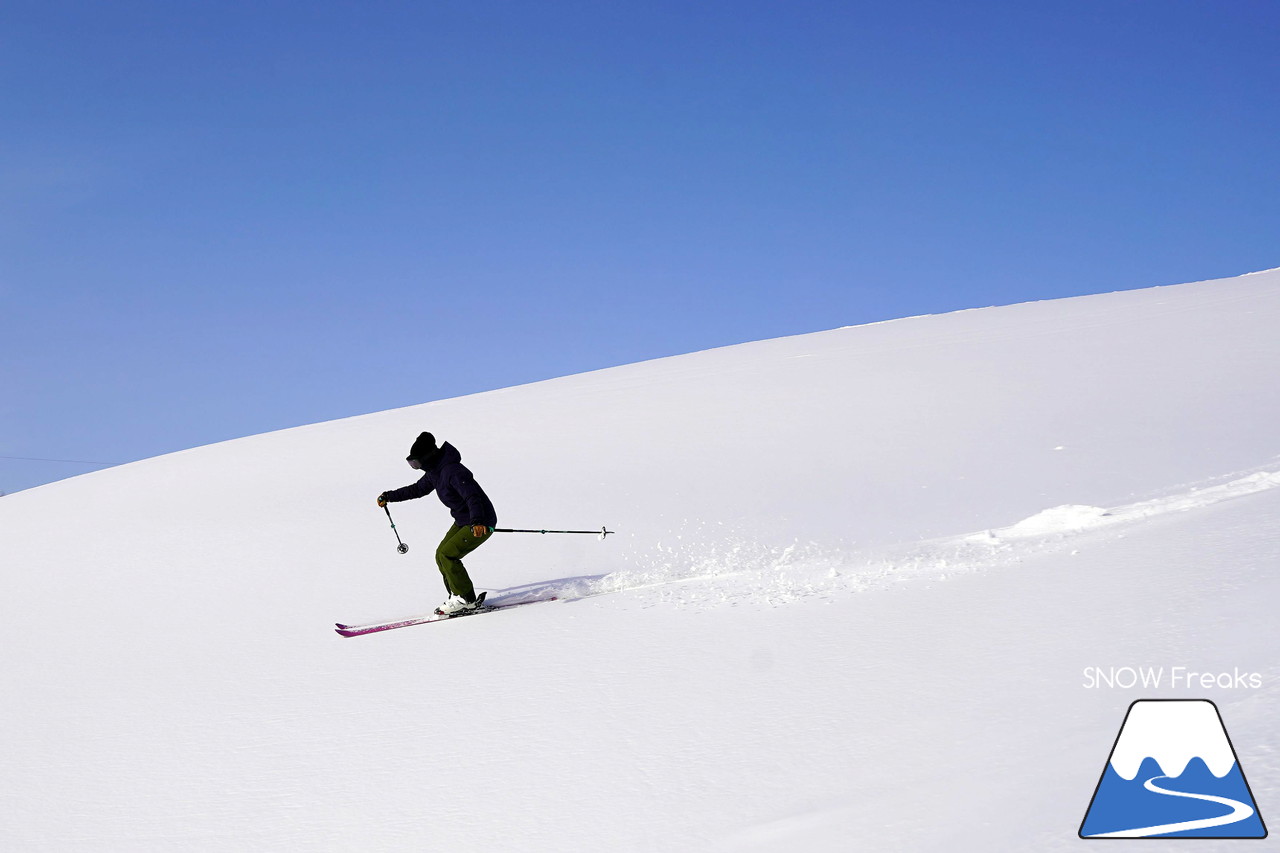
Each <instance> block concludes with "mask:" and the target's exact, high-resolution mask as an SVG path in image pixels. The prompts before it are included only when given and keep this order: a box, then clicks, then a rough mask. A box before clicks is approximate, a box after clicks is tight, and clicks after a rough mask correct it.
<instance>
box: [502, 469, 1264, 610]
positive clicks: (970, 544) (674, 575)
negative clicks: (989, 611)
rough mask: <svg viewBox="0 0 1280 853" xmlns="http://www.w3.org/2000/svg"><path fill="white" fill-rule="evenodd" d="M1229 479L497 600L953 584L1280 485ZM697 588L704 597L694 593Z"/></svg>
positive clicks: (705, 544) (769, 597) (707, 554)
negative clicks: (891, 543)
mask: <svg viewBox="0 0 1280 853" xmlns="http://www.w3.org/2000/svg"><path fill="white" fill-rule="evenodd" d="M1219 479H1220V480H1225V481H1226V482H1218V483H1216V484H1206V485H1199V486H1193V487H1190V488H1189V489H1187V490H1186V491H1182V492H1177V493H1174V494H1171V495H1167V496H1164V497H1159V498H1154V499H1150V500H1144V501H1139V502H1136V503H1132V504H1126V505H1122V506H1116V507H1111V508H1109V509H1108V508H1103V507H1096V506H1087V505H1065V506H1058V507H1052V508H1049V509H1046V510H1044V511H1042V512H1039V513H1037V514H1035V515H1033V516H1030V517H1029V518H1026V519H1024V520H1022V521H1020V522H1017V523H1016V524H1013V525H1010V526H1008V527H1003V528H993V529H989V530H984V531H981V532H979V533H968V534H961V535H958V536H947V537H941V538H938V539H932V540H926V541H923V542H920V543H918V544H915V545H912V546H908V547H899V548H894V549H889V550H886V551H881V552H873V553H858V552H847V551H844V550H839V549H834V548H824V547H822V546H819V545H817V544H813V543H810V544H801V543H793V544H792V545H789V546H787V547H785V548H778V547H769V546H765V545H762V544H759V543H755V542H752V541H751V540H749V539H748V538H746V537H733V536H729V537H723V536H721V537H708V538H707V539H702V538H700V537H697V536H694V537H687V538H685V539H682V540H681V541H680V543H679V544H677V545H672V546H659V548H657V549H656V550H655V551H653V552H651V553H648V554H644V555H640V556H636V557H633V558H632V562H633V563H634V564H635V567H634V568H629V569H624V570H621V571H616V572H611V573H609V574H606V575H599V576H594V577H592V576H585V577H577V578H566V579H561V580H557V581H550V582H547V583H539V584H531V585H528V586H524V587H518V588H514V589H508V590H501V591H497V592H498V593H499V594H498V595H497V596H495V598H494V601H495V603H497V602H501V603H514V602H516V601H519V600H524V599H534V598H541V597H546V596H548V595H555V596H557V597H558V598H559V599H560V600H562V601H574V600H581V599H586V598H593V597H596V596H599V595H606V594H610V593H619V592H639V591H645V590H650V591H654V593H655V600H656V603H660V604H663V605H668V606H671V605H674V606H682V607H711V606H719V605H722V604H740V603H746V604H755V605H766V606H779V605H783V604H787V603H790V602H793V601H797V600H800V599H804V598H810V597H814V596H819V597H828V596H831V595H834V594H837V593H848V592H863V591H868V590H873V589H884V588H887V587H890V586H893V585H895V584H900V583H904V582H908V581H946V580H948V579H949V578H950V577H952V576H954V575H960V574H967V573H970V572H977V571H983V570H989V569H992V568H996V567H998V566H1006V565H1011V564H1016V563H1019V562H1021V561H1022V560H1025V559H1027V558H1028V557H1031V556H1033V555H1035V554H1040V553H1045V552H1056V551H1061V550H1064V549H1066V548H1069V547H1073V546H1075V545H1084V544H1085V543H1086V542H1087V541H1088V537H1089V536H1090V535H1093V534H1099V533H1104V532H1110V531H1120V530H1123V529H1125V528H1127V527H1131V526H1133V525H1135V524H1139V523H1141V522H1144V521H1149V520H1152V519H1156V518H1160V517H1162V516H1167V515H1169V514H1171V513H1179V512H1189V511H1192V510H1197V509H1203V508H1205V507H1209V506H1213V505H1214V504H1218V503H1221V502H1223V501H1227V500H1234V499H1236V498H1242V497H1247V496H1249V495H1253V494H1258V493H1260V492H1264V491H1267V490H1269V489H1273V488H1276V487H1278V486H1280V470H1271V469H1266V470H1259V471H1253V472H1250V473H1243V474H1241V473H1237V474H1233V475H1229V476H1227V477H1223V478H1219ZM1122 535H1123V534H1122ZM1073 553H1075V552H1074V551H1073ZM690 587H693V588H694V589H695V590H696V591H694V592H688V591H687V590H689V588H690Z"/></svg>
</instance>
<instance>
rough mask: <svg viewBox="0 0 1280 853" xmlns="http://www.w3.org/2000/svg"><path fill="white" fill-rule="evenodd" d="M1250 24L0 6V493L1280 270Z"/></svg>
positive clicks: (1175, 6)
mask: <svg viewBox="0 0 1280 853" xmlns="http://www.w3.org/2000/svg"><path fill="white" fill-rule="evenodd" d="M1278 36H1280V6H1277V5H1276V4H1275V3H1274V2H1272V0H1233V2H1231V3H1215V2H1185V0H1150V2H1146V1H1145V0H1123V1H1122V0H1115V1H1114V2H1105V3H1104V2H1089V0H1083V2H1071V3H1066V2H1063V3H1025V2H993V3H972V4H971V3H955V2H950V1H949V2H882V3H881V2H876V3H859V2H844V3H832V2H806V1H805V0H800V1H799V2H796V0H788V2H768V3H762V2H717V0H711V2H698V3H689V2H654V0H645V2H608V0H594V1H593V2H585V0H584V2H561V1H560V0H542V2H537V3H533V2H528V3H514V2H506V3H495V2H487V0H466V2H453V0H444V2H431V3H421V2H395V3H391V2H366V0H361V2H350V3H347V2H343V3H338V2H326V0H311V2H273V0H262V2H254V3H230V2H228V3H212V2H200V3H195V2H181V0H163V2H130V0H123V2H113V3H109V4H107V3H94V2H82V3H71V2H58V0H40V2H28V0H9V1H8V2H6V4H5V13H4V15H3V18H2V19H0V128H2V130H3V134H2V136H0V226H2V227H0V309H2V310H0V359H2V365H3V367H2V372H0V457H5V458H0V491H15V490H18V489H22V488H27V487H30V486H33V485H37V484H39V483H43V482H48V481H51V480H55V479H59V478H62V477H66V476H70V475H73V474H77V473H83V472H85V471H88V470H93V466H91V465H86V464H77V463H70V462H36V461H25V460H22V459H14V458H10V457H26V458H37V459H58V460H80V461H83V462H124V461H130V460H134V459H139V458H144V457H148V456H153V455H156V454H160V453H165V452H169V451H174V450H179V449H183V448H186V447H192V446H197V445H201V444H206V443H210V442H214V441H219V440H223V439H228V438H234V437H238V436H242V435H250V434H254V433H259V432H264V431H267V430H273V429H280V428H284V427H289V426H296V425H299V424H303V423H310V422H315V421H322V420H329V419H332V418H338V417H344V416H348V415H354V414H360V413H364V412H370V411H379V410H383V409H388V408H392V407H398V406H405V405H411V404H414V403H420V402H426V401H429V400H434V399H440V398H444V397H452V396H458V395H463V394H469V393H473V392H477V391H483V390H489V389H493V388H500V387H505V386H509V385H515V384H519V383H524V382H530V381H535V380H539V379H545V378H550V377H554V376H559V375H565V374H570V373H577V372H581V371H585V370H591V369H595V368H600V367H606V366H611V365H616V364H623V363H628V362H633V361H638V360H642V359H648V358H656V357H660V356H665V355H672V354H677V353H682V352H689V351H694V350H699V349H706V348H709V347H714V346H721V345H726V344H733V343H740V342H743V341H749V340H758V339H762V338H770V337H777V336H780V335H788V334H797V333H803V332H810V331H817V330H820V329H827V328H832V327H836V326H842V325H850V324H857V323H864V322H871V321H876V320H883V319H889V318H893V317H901V316H908V315H914V314H921V313H935V312H941V311H950V310H955V309H960V308H968V307H977V306H983V305H991V304H999V303H1010V302H1020V301H1026V300H1032V299H1047V298H1055V297H1061V296H1070V295H1077V294H1084V293H1096V292H1102V291H1108V290H1117V289H1127V288H1135V287H1144V286H1150V285H1158V284H1173V283H1177V282H1182V281H1193V280H1199V279H1206V278H1217V277H1222V276H1229V275H1235V274H1239V273H1243V272H1248V271H1252V270H1257V269H1263V268H1268V267H1274V266H1277V265H1280V192H1278V191H1277V190H1278V184H1280V157H1277V151H1278V150H1280V149H1278V148H1277V140H1280V52H1277V50H1276V43H1277V37H1278ZM424 427H429V425H424Z"/></svg>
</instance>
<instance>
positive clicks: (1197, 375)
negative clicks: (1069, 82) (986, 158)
mask: <svg viewBox="0 0 1280 853" xmlns="http://www.w3.org/2000/svg"><path fill="white" fill-rule="evenodd" d="M1277 329H1280V271H1272V272H1267V273H1262V274H1255V275H1250V276H1246V277H1241V278H1237V279H1228V280H1222V281H1216V282H1206V283H1199V284H1192V285H1180V286H1175V287H1166V288H1156V289H1149V290H1141V291H1130V292H1124V293H1115V294H1108V295H1102V296H1095V297H1087V298H1079V299H1069V300H1061V301H1054V302H1043V303H1033V304H1026V305H1016V306H1011V307H1004V308H989V309H981V310H974V311H966V312H960V313H957V314H950V315H943V316H930V317H918V318H912V319H908V320H901V321H896V322H891V323H880V324H875V325H871V326H862V327H853V328H845V329H838V330H834V331H830V332H822V333H818V334H812V335H803V336H799V337H792V338H784V339H778V340H771V341H763V342H759V343H754V344H746V345H742V346H737V347H729V348H725V349H719V350H712V351H708V352H702V353H695V354H692V355H687V356H680V357H675V358H669V359H662V360H658V361H653V362H647V363H642V364H636V365H630V366H627V367H621V368H615V369H610V370H604V371H598V372H595V373H588V374H583V375H580V376H573V377H567V378H564V379H559V380H554V381H550V382H543V383H538V384H535V385H529V386H523V387H517V388H511V389H507V390H503V391H497V392H491V393H486V394H480V395H476V396H472V397H466V398H460V399H454V400H444V401H439V402H435V403H428V404H425V405H422V406H416V407H412V408H408V409H401V410H395V411H389V412H384V413H380V414H375V415H368V416H363V417H357V418H351V419H347V420H343V421H336V422H332V423H325V424H317V425H313V426H308V427H302V428H298V429H293V430H287V431H283V432H278V433H271V434H267V435H261V436H256V437H253V438H247V439H242V440H238V441H233V442H227V443H224V444H219V445H213V446H210V447H203V448H197V449H194V450H190V451H186V452H183V453H177V454H173V455H170V456H166V457H160V458H156V459H151V460H146V461H143V462H138V463H135V464H132V465H128V466H124V467H121V468H116V469H111V470H107V471H102V472H98V473H94V474H90V475H86V476H83V477H79V478H76V479H73V480H68V481H63V482H61V483H56V484H52V485H49V486H45V487H41V488H38V489H33V490H30V491H27V492H20V493H17V494H14V495H10V496H7V497H4V498H2V499H0V579H2V580H0V582H2V583H3V588H2V590H0V594H2V596H3V600H4V601H5V603H6V605H7V607H6V608H5V615H6V617H7V619H8V624H7V626H6V627H7V629H8V630H7V631H6V635H5V640H4V653H3V656H2V657H0V660H2V661H3V664H2V666H3V670H2V673H3V676H4V684H5V688H6V689H5V691H4V692H3V694H0V727H2V730H3V731H4V732H5V745H4V761H3V763H2V764H0V813H2V814H3V815H4V818H3V820H0V849H4V850H20V851H68V850H71V851H80V850H93V851H99V850H129V851H152V850H154V851H172V850H215V849H216V850H297V851H331V850H392V851H397V850H406V851H407V850H422V849H444V850H495V849H501V850H529V851H553V850H554V851H564V850H610V851H629V850H691V851H692V850H730V851H762V850H850V849H865V850H947V851H953V850H1019V851H1025V850H1040V851H1043V850H1057V849H1065V848H1068V847H1071V848H1075V847H1077V846H1078V845H1080V844H1084V843H1087V842H1081V841H1080V840H1079V839H1077V837H1076V831H1077V829H1078V827H1079V825H1080V821H1081V818H1082V816H1083V814H1084V812H1085V809H1086V808H1087V806H1088V804H1089V799H1090V796H1091V795H1092V793H1093V790H1094V787H1095V785H1096V784H1097V781H1098V778H1099V774H1100V772H1101V771H1102V768H1103V766H1104V764H1105V763H1106V761H1107V757H1108V755H1109V752H1110V749H1111V746H1112V743H1113V741H1114V738H1115V734H1116V732H1117V730H1118V727H1119V725H1120V722H1121V721H1122V720H1123V718H1124V713H1125V710H1126V708H1127V707H1128V706H1129V704H1130V703H1131V702H1132V701H1133V700H1134V699H1138V698H1159V697H1161V696H1164V697H1176V698H1209V699H1212V700H1214V702H1215V703H1217V705H1218V708H1219V710H1220V711H1221V713H1222V716H1223V720H1224V721H1225V723H1226V725H1227V727H1228V730H1229V732H1230V735H1231V738H1232V742H1233V743H1234V745H1235V747H1236V751H1237V753H1238V755H1239V758H1240V762H1241V766H1242V768H1243V770H1244V773H1245V774H1246V776H1247V778H1248V780H1249V783H1250V786H1251V788H1252V790H1253V793H1254V795H1255V797H1256V799H1257V802H1258V805H1259V809H1260V811H1261V813H1262V815H1263V818H1264V819H1267V818H1270V819H1272V820H1276V819H1280V818H1276V817H1274V815H1276V814H1280V751H1277V749H1276V734H1277V729H1276V720H1277V719H1280V713H1278V712H1280V662H1278V654H1277V653H1278V652H1280V633H1278V632H1277V631H1276V630H1275V617H1274V613H1275V602H1276V601H1280V588H1278V586H1280V585H1278V584H1277V580H1276V566H1277V564H1278V562H1280V520H1278V519H1280V489H1278V488H1277V486H1280V434H1278V433H1277V430H1276V424H1277V423H1280V391H1278V389H1280V381H1278V380H1280V375H1278V374H1280V334H1277ZM432 367H434V368H436V369H450V368H449V365H447V364H435V365H432ZM415 369H424V366H421V365H420V366H419V367H417V368H415ZM424 429H426V430H431V431H432V432H434V433H435V434H436V435H437V436H438V437H440V438H441V439H442V440H448V441H451V442H453V443H454V444H455V445H456V446H457V447H458V448H459V449H460V450H461V451H462V454H463V458H464V460H465V461H466V462H467V463H468V464H469V465H470V466H471V467H472V469H473V470H474V471H475V472H476V475H477V478H478V479H479V481H480V482H481V483H482V484H483V485H484V486H485V488H486V490H487V491H488V492H489V493H490V495H491V496H492V497H493V499H494V502H495V504H496V505H497V507H498V510H499V514H500V516H501V523H502V525H503V526H511V527H533V528H543V527H548V528H561V527H571V528H575V529H576V528H582V529H586V528H593V527H598V526H600V525H602V524H608V525H609V526H610V529H614V530H617V531H619V533H618V535H617V536H610V537H609V538H608V539H607V540H605V541H603V542H602V541H599V540H598V539H596V538H595V537H589V536H560V537H556V536H550V535H548V536H539V535H516V534H509V535H504V536H499V537H495V539H494V541H493V542H492V543H490V544H487V545H486V546H485V547H484V548H483V549H481V550H480V551H478V552H476V554H474V555H473V556H472V557H471V558H470V559H469V561H468V564H469V566H470V567H471V571H472V576H473V578H474V579H475V581H476V583H477V585H478V586H479V587H480V588H482V589H488V590H490V593H489V596H490V599H491V600H494V601H514V600H521V599H523V598H533V597H538V596H543V595H547V594H552V593H553V594H555V595H557V596H559V598H560V600H558V601H556V602H552V603H547V604H539V605H535V606H532V607H525V608H519V609H516V610H511V611H507V612H500V613H494V614H488V615H484V616H479V617H474V618H469V619H465V620H460V621H456V622H447V623H442V624H434V625H424V626H418V627H413V628H406V629H403V630H398V631H392V632H388V633H385V634H378V635H374V636H370V637H360V638H353V639H344V638H340V637H338V636H337V635H335V634H334V633H333V632H332V625H333V622H334V621H342V622H347V623H362V622H371V621H377V620H380V619H389V618H395V617H402V616H410V615H414V614H417V613H422V612H425V611H427V610H429V609H430V608H431V607H432V606H434V605H435V604H436V603H438V602H439V601H440V600H441V599H442V598H443V588H442V586H441V584H440V581H439V579H438V575H437V573H436V570H435V568H434V566H433V565H432V561H431V554H432V550H433V548H434V545H435V543H436V541H437V540H438V538H439V537H440V536H441V535H442V534H443V533H444V531H445V529H446V528H447V527H448V524H449V519H448V517H447V515H446V513H445V511H444V510H443V508H442V507H440V505H439V504H438V502H436V501H435V500H434V498H428V499H427V500H424V501H419V502H416V503H406V504H398V505H396V506H394V507H393V512H394V514H395V519H396V523H397V526H398V528H399V531H400V534H401V536H402V537H403V538H404V540H405V541H406V542H408V543H409V544H410V551H409V553H408V554H407V555H403V556H402V555H399V554H397V553H396V550H395V539H394V537H393V536H392V533H391V531H390V529H388V525H387V519H386V516H385V515H384V514H383V513H382V512H381V511H380V510H378V508H377V507H376V506H375V505H374V497H375V496H376V495H377V494H378V493H379V492H381V491H383V490H385V489H388V488H391V487H394V486H399V485H403V484H405V483H408V482H410V481H411V480H412V479H413V477H414V476H415V475H414V472H412V471H410V470H409V469H408V468H407V467H406V466H405V465H404V462H403V458H404V455H405V453H406V452H407V450H408V445H409V444H410V443H411V442H412V440H413V438H414V436H416V435H417V434H418V432H419V431H421V430H424ZM1123 666H1131V667H1137V666H1150V667H1163V668H1165V669H1166V670H1168V669H1169V668H1171V667H1173V666H1186V667H1188V668H1189V669H1191V670H1194V671H1200V672H1214V673H1217V672H1220V671H1231V670H1233V669H1234V668H1238V669H1240V670H1243V671H1246V672H1252V673H1258V674H1260V677H1261V680H1260V686H1259V687H1257V688H1249V689H1237V688H1217V687H1215V688H1213V689H1210V690H1205V689H1201V688H1200V687H1199V686H1198V685H1197V686H1187V685H1179V686H1176V687H1173V686H1170V685H1169V684H1168V683H1167V682H1165V683H1164V684H1162V685H1161V686H1160V687H1159V688H1158V689H1144V688H1142V687H1137V688H1133V689H1122V688H1119V687H1114V688H1106V689H1090V688H1088V687H1087V686H1085V680H1084V678H1083V671H1084V670H1085V668H1086V667H1123ZM1230 844H1232V842H1214V841H1206V842H1197V843H1196V848H1197V850H1200V849H1207V850H1213V849H1230V847H1229V846H1221V847H1220V845H1230ZM1273 844H1274V841H1273V840H1268V841H1264V842H1261V846H1259V845H1258V844H1256V843H1255V844H1254V846H1253V848H1252V849H1274V847H1272V848H1268V847H1267V845H1273ZM1162 845H1164V846H1165V847H1167V849H1173V850H1182V849H1183V848H1182V847H1180V846H1178V845H1177V844H1176V843H1174V844H1166V842H1159V841H1155V842H1144V847H1143V849H1144V851H1148V850H1160V849H1163V848H1162Z"/></svg>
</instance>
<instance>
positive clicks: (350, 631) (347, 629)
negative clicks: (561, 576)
mask: <svg viewBox="0 0 1280 853" xmlns="http://www.w3.org/2000/svg"><path fill="white" fill-rule="evenodd" d="M555 600H556V596H554V595H553V596H551V597H549V598H536V599H533V600H532V601H513V602H511V603H510V604H481V606H480V607H478V608H476V609H475V610H467V611H464V612H462V613H455V614H454V615H452V616H442V615H440V614H439V613H432V614H430V615H429V616H417V617H414V618H413V619H401V620H400V621H398V622H375V623H373V624H371V625H344V624H343V623H341V622H336V623H334V624H335V625H336V626H337V627H336V628H335V629H334V630H335V631H337V632H338V633H339V634H340V635H342V636H343V637H360V636H363V635H365V634H377V633H378V632H380V631H391V630H394V629H395V628H408V627H409V626H410V625H425V624H427V623H428V622H445V621H447V620H449V619H461V618H462V617H464V616H474V615H476V614H477V613H489V612H490V611H493V610H507V609H509V608H512V607H523V606H524V605H526V604H540V603H542V602H545V601H555Z"/></svg>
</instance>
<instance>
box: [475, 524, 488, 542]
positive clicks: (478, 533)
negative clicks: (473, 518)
mask: <svg viewBox="0 0 1280 853" xmlns="http://www.w3.org/2000/svg"><path fill="white" fill-rule="evenodd" d="M471 535H472V536H474V537H476V538H477V539H483V538H484V537H486V536H488V535H489V528H488V527H486V526H485V525H483V524H473V525H471Z"/></svg>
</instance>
